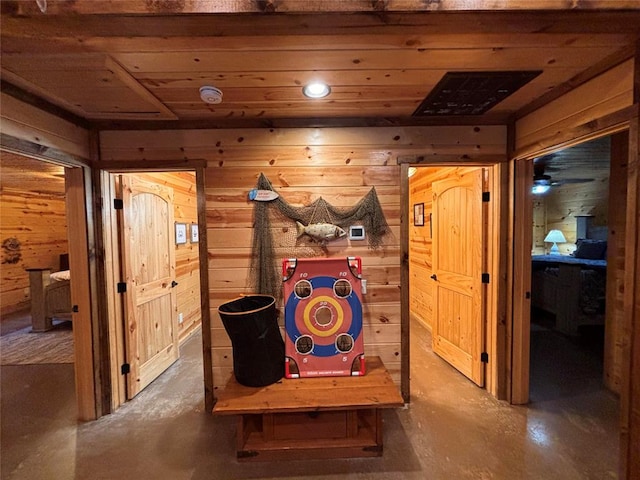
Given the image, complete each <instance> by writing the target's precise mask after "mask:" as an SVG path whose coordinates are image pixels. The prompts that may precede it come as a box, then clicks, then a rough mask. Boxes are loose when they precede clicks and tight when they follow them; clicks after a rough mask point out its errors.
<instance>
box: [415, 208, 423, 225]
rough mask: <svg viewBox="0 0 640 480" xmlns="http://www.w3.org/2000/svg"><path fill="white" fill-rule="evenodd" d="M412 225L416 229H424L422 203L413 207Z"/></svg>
mask: <svg viewBox="0 0 640 480" xmlns="http://www.w3.org/2000/svg"><path fill="white" fill-rule="evenodd" d="M413 224H414V225H415V226H416V227H424V203H416V204H414V205H413Z"/></svg>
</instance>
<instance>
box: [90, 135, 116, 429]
mask: <svg viewBox="0 0 640 480" xmlns="http://www.w3.org/2000/svg"><path fill="white" fill-rule="evenodd" d="M89 155H90V156H91V161H92V162H95V161H96V160H98V159H99V158H100V136H99V133H98V132H97V131H96V130H90V131H89ZM87 174H88V176H90V179H89V184H88V185H89V190H88V191H87V199H86V202H87V204H88V205H91V209H89V211H88V212H87V213H88V217H87V218H90V219H91V225H90V228H89V229H88V232H87V233H88V241H89V245H91V246H92V248H91V251H93V255H91V259H90V263H89V268H90V277H89V278H90V280H91V287H92V288H91V289H92V291H93V292H105V291H106V284H105V282H106V278H105V270H104V242H103V240H104V232H103V223H102V218H101V215H102V209H101V208H96V206H99V205H101V200H100V199H101V197H100V195H101V188H100V186H101V185H100V173H99V171H97V170H95V169H91V170H89V171H88V173H87ZM101 296H102V295H100V297H101ZM91 297H92V298H91V312H92V315H91V318H92V325H93V339H92V347H93V351H94V360H95V365H94V371H95V376H96V379H95V384H96V414H97V417H100V416H102V415H106V414H108V413H111V375H110V367H111V365H110V362H109V354H108V353H109V322H108V311H107V308H106V304H105V302H102V301H100V299H99V296H98V295H95V294H94V295H92V296H91Z"/></svg>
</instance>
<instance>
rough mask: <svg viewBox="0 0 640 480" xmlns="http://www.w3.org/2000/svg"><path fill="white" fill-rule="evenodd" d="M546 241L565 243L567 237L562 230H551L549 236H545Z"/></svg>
mask: <svg viewBox="0 0 640 480" xmlns="http://www.w3.org/2000/svg"><path fill="white" fill-rule="evenodd" d="M544 241H545V242H549V243H565V242H566V241H567V239H566V238H564V235H563V234H562V231H560V230H550V231H549V233H547V236H546V237H544Z"/></svg>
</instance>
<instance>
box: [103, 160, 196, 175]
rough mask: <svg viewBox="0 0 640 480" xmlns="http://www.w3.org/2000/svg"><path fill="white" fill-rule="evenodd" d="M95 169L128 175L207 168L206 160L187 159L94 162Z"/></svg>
mask: <svg viewBox="0 0 640 480" xmlns="http://www.w3.org/2000/svg"><path fill="white" fill-rule="evenodd" d="M93 166H94V167H95V168H100V169H103V170H110V171H126V172H128V173H134V172H165V171H169V170H193V169H198V168H205V167H206V166H207V162H206V160H200V159H187V160H154V161H152V162H148V161H144V160H142V161H139V160H132V161H121V160H101V161H99V162H94V164H93Z"/></svg>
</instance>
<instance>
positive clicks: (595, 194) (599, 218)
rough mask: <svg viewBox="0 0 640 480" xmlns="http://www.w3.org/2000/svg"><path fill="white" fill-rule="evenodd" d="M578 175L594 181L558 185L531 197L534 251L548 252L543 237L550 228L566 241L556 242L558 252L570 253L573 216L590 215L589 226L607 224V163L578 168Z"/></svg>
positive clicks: (574, 220) (548, 246)
mask: <svg viewBox="0 0 640 480" xmlns="http://www.w3.org/2000/svg"><path fill="white" fill-rule="evenodd" d="M579 176H580V177H584V178H593V179H594V181H592V182H587V183H568V184H564V185H558V186H555V187H551V189H550V190H549V192H548V193H547V194H546V195H544V196H537V197H535V198H534V200H533V202H534V204H533V221H534V224H533V235H534V237H533V245H534V253H536V254H538V253H539V254H545V253H549V249H550V248H551V244H545V242H544V238H545V237H546V235H547V233H549V230H552V229H559V230H561V231H562V233H563V234H564V236H565V238H566V239H567V241H566V243H559V244H558V248H559V249H560V253H561V254H563V255H568V254H570V253H572V252H573V251H574V250H575V249H576V245H575V243H576V240H577V235H576V228H577V219H576V217H577V216H580V215H592V216H593V220H592V224H591V225H592V226H593V227H606V226H607V225H608V206H609V199H608V196H609V165H606V168H600V169H595V168H592V169H589V170H581V171H580V173H579Z"/></svg>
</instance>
